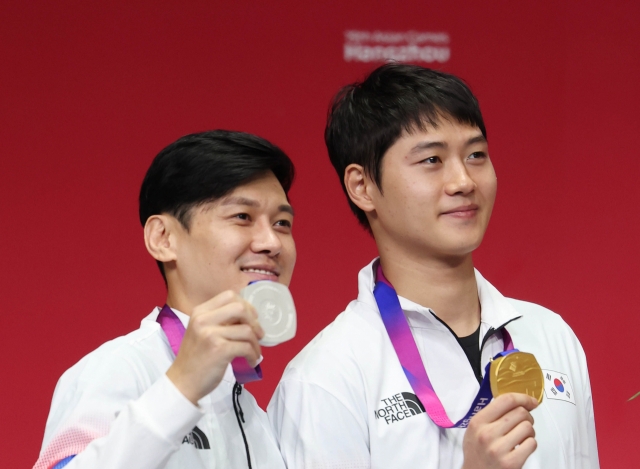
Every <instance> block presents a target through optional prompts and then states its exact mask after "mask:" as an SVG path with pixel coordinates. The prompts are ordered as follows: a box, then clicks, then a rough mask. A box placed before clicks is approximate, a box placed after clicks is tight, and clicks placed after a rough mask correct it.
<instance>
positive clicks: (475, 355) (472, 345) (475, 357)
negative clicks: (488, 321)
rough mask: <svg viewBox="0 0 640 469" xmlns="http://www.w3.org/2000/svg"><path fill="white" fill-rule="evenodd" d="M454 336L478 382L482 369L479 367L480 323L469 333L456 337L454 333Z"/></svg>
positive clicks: (480, 378) (480, 379)
mask: <svg viewBox="0 0 640 469" xmlns="http://www.w3.org/2000/svg"><path fill="white" fill-rule="evenodd" d="M452 332H453V331H452ZM454 336H455V337H456V340H457V341H458V343H459V344H460V347H462V350H464V354H465V355H466V356H467V359H468V360H469V363H470V364H471V368H472V369H473V373H474V374H475V375H476V379H477V380H478V383H480V382H481V381H482V370H481V367H480V324H478V328H477V329H476V330H475V332H473V333H472V334H471V335H468V336H466V337H458V336H457V335H455V334H454Z"/></svg>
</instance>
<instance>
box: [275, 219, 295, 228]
mask: <svg viewBox="0 0 640 469" xmlns="http://www.w3.org/2000/svg"><path fill="white" fill-rule="evenodd" d="M276 226H284V227H287V228H291V222H290V221H289V220H278V221H277V222H276Z"/></svg>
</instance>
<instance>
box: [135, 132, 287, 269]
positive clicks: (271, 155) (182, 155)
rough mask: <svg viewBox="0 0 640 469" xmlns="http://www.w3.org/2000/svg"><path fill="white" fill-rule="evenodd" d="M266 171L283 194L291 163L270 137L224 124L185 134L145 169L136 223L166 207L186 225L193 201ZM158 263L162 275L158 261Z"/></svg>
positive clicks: (224, 191) (204, 199) (218, 194)
mask: <svg viewBox="0 0 640 469" xmlns="http://www.w3.org/2000/svg"><path fill="white" fill-rule="evenodd" d="M269 171H270V172H272V173H273V174H274V175H275V177H276V179H277V180H278V181H279V182H280V184H281V185H282V189H283V190H284V192H285V194H288V193H289V189H290V188H291V184H292V183H293V179H294V175H295V169H294V166H293V163H292V162H291V160H290V159H289V157H288V156H287V155H286V154H285V153H284V152H283V151H282V150H281V149H280V148H278V147H277V146H275V145H273V144H272V143H269V142H268V141H266V140H265V139H263V138H260V137H258V136H256V135H252V134H248V133H244V132H235V131H229V130H211V131H207V132H200V133H195V134H190V135H185V136H184V137H181V138H179V139H178V140H176V141H175V142H173V143H171V144H170V145H168V146H167V147H165V148H164V149H163V150H162V151H160V153H158V155H157V156H156V157H155V158H154V160H153V162H152V163H151V166H150V167H149V169H148V170H147V174H146V175H145V177H144V180H143V181H142V187H141V188H140V197H139V204H140V205H139V214H140V223H141V224H142V226H144V225H145V223H146V222H147V219H148V218H149V217H150V216H152V215H159V214H162V213H166V214H169V215H172V216H174V217H175V218H176V219H177V220H178V221H179V222H180V223H181V224H182V226H184V227H185V229H187V230H189V226H190V220H191V214H192V209H193V208H194V207H197V206H199V205H202V204H205V203H207V202H213V201H214V200H216V199H219V198H221V197H224V196H225V195H227V194H228V193H230V192H231V191H233V190H234V189H235V188H236V187H238V186H241V185H243V184H246V183H248V182H250V181H251V180H253V179H255V178H258V177H260V176H263V175H264V174H266V173H268V172H269ZM158 266H159V267H160V272H161V273H162V276H163V277H165V275H164V267H163V265H162V262H160V261H158ZM165 280H166V277H165Z"/></svg>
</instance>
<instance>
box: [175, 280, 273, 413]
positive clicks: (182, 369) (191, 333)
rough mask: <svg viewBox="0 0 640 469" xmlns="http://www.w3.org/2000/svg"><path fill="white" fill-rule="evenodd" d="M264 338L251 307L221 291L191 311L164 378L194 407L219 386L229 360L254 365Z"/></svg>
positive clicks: (232, 294)
mask: <svg viewBox="0 0 640 469" xmlns="http://www.w3.org/2000/svg"><path fill="white" fill-rule="evenodd" d="M263 335H264V332H263V330H262V328H261V327H260V324H259V323H258V316H257V314H256V311H255V309H254V307H253V306H252V305H251V304H249V303H248V302H247V301H246V300H244V299H242V298H240V296H238V294H237V293H235V292H233V291H231V290H229V291H225V292H222V293H220V294H219V295H216V296H215V297H214V298H212V299H211V300H209V301H207V302H205V303H203V304H201V305H199V306H197V307H195V308H194V310H193V313H192V314H191V319H190V320H189V326H188V327H187V330H186V331H185V334H184V338H183V340H182V344H181V345H180V351H179V352H178V356H177V357H176V359H175V361H174V362H173V364H172V365H171V367H170V368H169V370H167V376H168V377H169V379H170V380H171V381H172V382H173V384H175V385H176V387H177V388H178V389H179V390H180V392H182V394H184V395H185V397H187V399H189V400H190V401H191V402H193V403H194V404H196V405H197V403H198V400H200V399H201V398H203V397H204V396H206V395H207V394H209V393H210V392H211V391H213V390H214V389H215V387H216V386H218V384H219V383H220V381H221V380H222V377H223V376H224V373H225V370H226V369H227V366H228V365H229V363H230V362H231V360H233V359H234V358H236V357H245V358H246V359H247V361H248V362H249V364H250V365H251V366H255V365H256V364H257V361H258V359H259V358H260V345H259V344H258V340H260V339H261V338H262V336H263Z"/></svg>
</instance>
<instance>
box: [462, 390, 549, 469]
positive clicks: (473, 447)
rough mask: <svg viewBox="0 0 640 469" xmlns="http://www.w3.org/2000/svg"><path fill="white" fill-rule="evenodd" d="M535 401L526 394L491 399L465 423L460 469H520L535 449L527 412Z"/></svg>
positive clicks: (529, 416)
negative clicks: (465, 429)
mask: <svg viewBox="0 0 640 469" xmlns="http://www.w3.org/2000/svg"><path fill="white" fill-rule="evenodd" d="M537 406H538V401H537V400H536V399H534V398H533V397H531V396H527V395H526V394H516V393H509V394H503V395H501V396H498V397H497V398H495V399H494V400H493V401H492V402H491V403H490V404H489V405H488V406H487V407H485V408H484V409H482V410H481V411H480V412H478V413H477V414H476V415H475V416H474V417H473V418H472V419H471V421H470V422H469V426H468V427H467V431H466V433H465V436H464V440H463V443H462V448H463V452H464V464H463V466H462V469H520V468H522V466H523V465H524V463H525V461H526V460H527V458H528V457H529V456H530V455H531V453H533V452H534V451H535V449H536V447H537V443H536V440H535V431H534V430H533V417H532V416H531V413H530V412H531V411H532V410H533V409H535V408H536V407H537Z"/></svg>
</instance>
